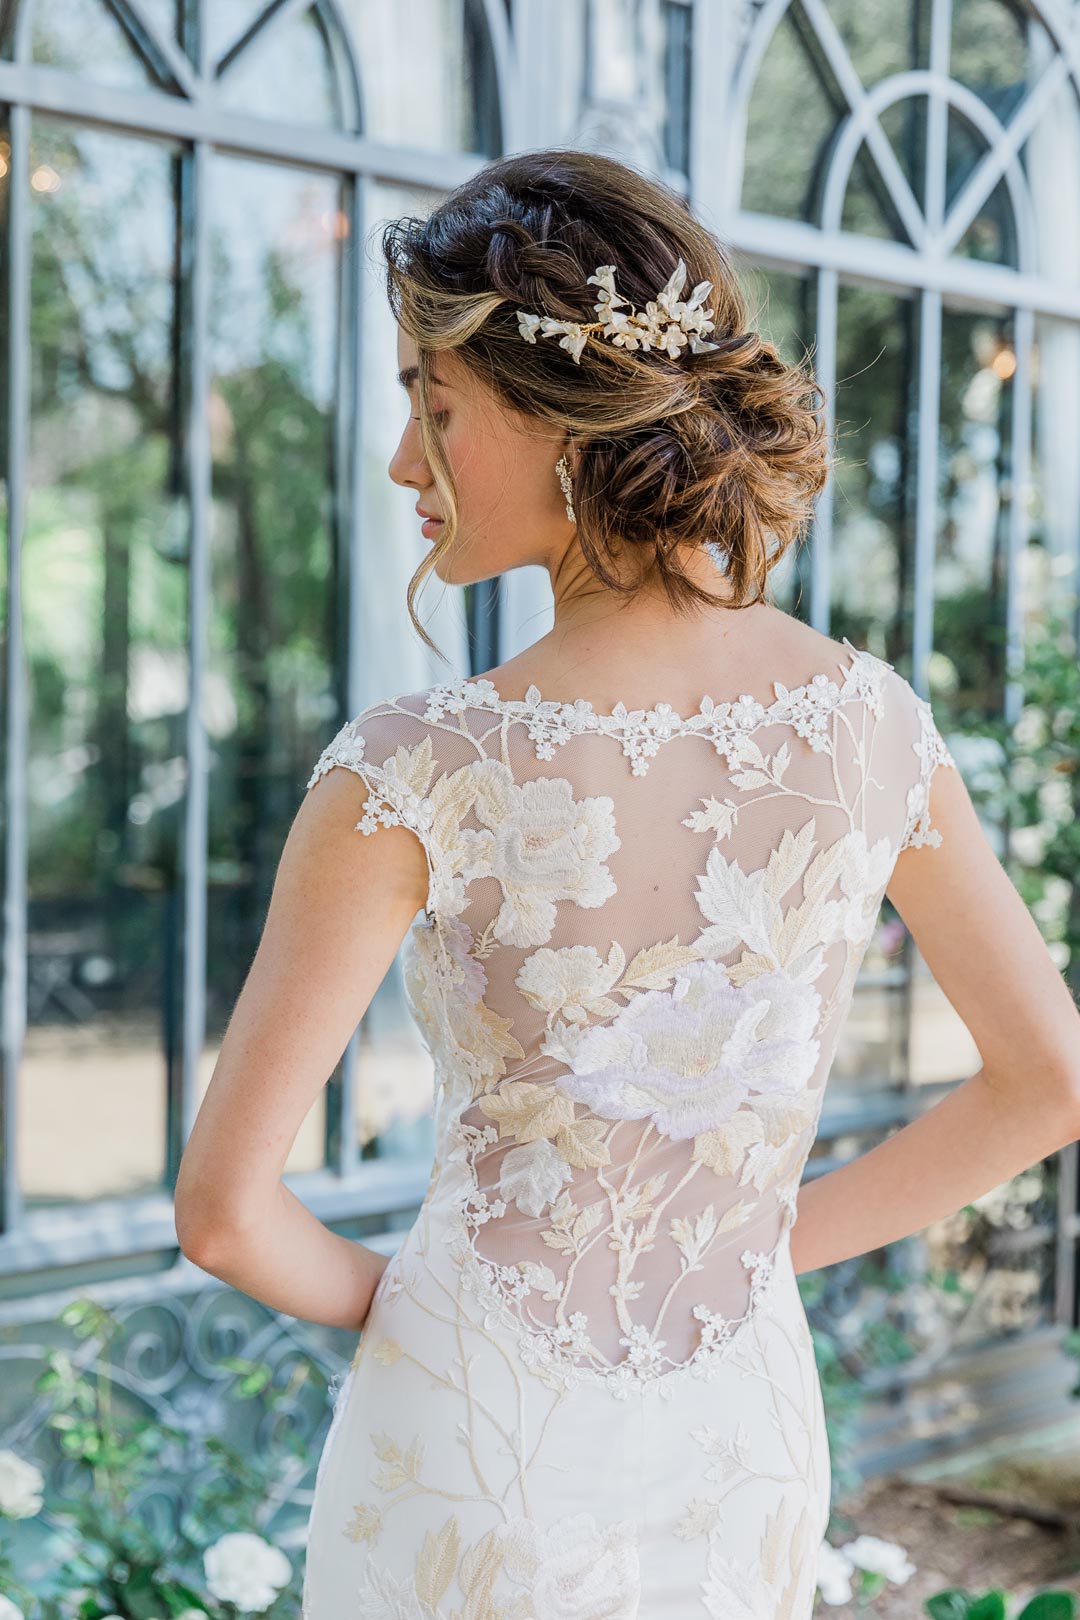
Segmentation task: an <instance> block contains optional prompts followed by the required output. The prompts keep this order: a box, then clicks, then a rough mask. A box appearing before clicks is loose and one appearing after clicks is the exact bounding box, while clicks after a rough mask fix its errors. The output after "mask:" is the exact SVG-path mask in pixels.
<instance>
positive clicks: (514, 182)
mask: <svg viewBox="0 0 1080 1620" xmlns="http://www.w3.org/2000/svg"><path fill="white" fill-rule="evenodd" d="M382 251H383V254H384V256H385V259H386V286H387V294H388V297H389V300H390V305H391V308H392V310H393V312H394V314H395V316H396V318H397V320H398V321H399V323H400V325H401V327H402V329H403V330H404V331H405V332H406V333H407V334H408V335H409V337H410V338H411V339H412V340H413V342H414V343H415V345H416V350H417V357H418V368H419V374H418V382H417V388H418V397H419V404H420V422H421V429H420V431H421V438H422V442H423V445H424V450H425V454H426V456H427V460H428V464H429V466H430V467H431V471H432V476H433V478H434V482H435V487H436V489H437V490H438V492H439V497H440V506H441V511H442V513H443V517H444V522H443V527H442V530H441V533H440V535H439V539H438V540H437V542H436V544H435V545H434V546H433V547H432V549H431V550H430V551H429V552H428V553H427V555H426V556H425V558H424V560H423V562H422V563H421V564H420V567H419V568H418V569H417V571H416V573H415V574H414V575H413V578H412V579H411V580H410V582H409V591H408V605H409V614H410V617H411V618H412V621H413V623H414V625H416V628H417V630H418V631H419V633H420V635H421V636H422V637H423V639H424V640H425V641H426V642H427V643H428V645H429V646H431V647H433V648H434V643H433V642H432V641H431V638H430V637H429V636H428V635H427V634H426V633H425V631H424V630H423V627H422V626H421V625H420V623H419V621H418V619H417V617H416V614H415V612H414V610H413V602H414V598H415V596H416V592H417V590H418V589H419V587H420V585H421V583H422V582H423V580H424V579H425V578H426V577H427V575H428V573H429V572H431V570H432V569H433V568H434V567H435V564H436V562H437V561H438V559H439V557H441V556H443V555H444V554H445V553H446V551H447V550H449V549H450V548H451V547H452V546H453V543H454V537H455V533H456V528H457V520H456V503H455V500H454V491H453V482H452V477H451V472H450V468H449V464H448V463H447V460H446V457H445V455H444V454H443V451H442V446H441V444H440V438H439V431H438V425H437V423H436V422H435V421H434V413H433V410H432V408H431V405H430V395H429V389H430V383H429V380H428V369H429V366H430V365H431V364H432V363H433V357H434V356H435V355H436V354H437V353H439V352H440V351H446V350H453V351H454V353H455V356H456V357H457V359H458V360H459V361H461V362H462V363H463V364H464V365H465V366H466V367H468V368H469V369H470V370H471V371H472V372H474V373H475V374H476V376H477V377H478V378H479V379H480V380H482V381H483V382H484V383H485V384H486V385H487V386H488V388H489V389H490V390H491V391H492V393H493V394H494V395H495V396H496V397H497V398H499V399H501V400H502V401H503V402H504V403H505V404H506V405H508V406H509V407H511V409H513V410H515V411H517V412H520V413H522V414H524V415H526V416H532V417H536V418H539V419H541V420H543V421H545V422H549V423H554V424H557V425H559V426H561V427H563V428H565V429H566V431H567V433H568V434H569V435H570V436H571V438H572V439H573V441H574V443H575V445H576V447H577V450H578V457H579V459H578V464H577V468H576V471H575V478H574V495H573V500H574V509H575V513H576V516H577V535H578V542H579V544H580V546H581V550H582V554H583V555H584V557H585V559H586V560H587V562H588V563H589V566H590V567H591V568H592V569H593V571H594V573H595V574H596V576H597V578H598V579H600V580H601V581H602V582H603V583H604V584H605V585H608V586H609V587H610V588H611V589H612V590H614V591H617V592H622V593H624V594H627V595H634V594H636V592H637V591H638V590H639V589H640V588H641V587H642V586H643V585H644V584H645V582H646V580H647V578H648V577H649V576H650V575H651V573H652V571H653V570H654V569H655V570H657V571H658V572H659V575H660V579H661V581H662V583H663V586H664V589H665V591H666V593H667V596H668V599H669V601H670V602H671V604H672V605H673V607H674V608H675V609H676V611H680V610H682V609H684V608H685V609H689V608H690V606H691V605H692V604H693V603H694V602H701V603H705V604H709V605H711V604H713V603H715V602H718V601H720V600H721V598H718V597H715V596H713V595H712V593H711V592H708V591H705V590H703V589H701V587H700V586H699V585H698V584H697V583H696V582H695V581H694V580H693V579H691V578H690V577H689V575H687V574H686V572H685V571H684V569H683V567H682V565H681V563H680V561H679V558H678V555H677V553H676V551H675V549H674V548H675V547H677V546H685V545H688V544H698V545H700V544H703V543H704V542H705V541H706V540H712V541H714V542H716V545H717V548H718V550H719V551H720V553H721V554H722V556H723V558H724V561H725V564H726V575H727V578H728V580H729V583H730V585H731V588H732V592H733V597H732V600H731V602H730V603H729V605H731V606H736V607H747V606H750V605H752V603H753V602H755V601H760V600H762V599H763V598H764V596H765V584H766V580H767V576H768V574H769V572H770V570H771V569H772V568H774V567H775V566H776V564H777V562H778V561H779V560H780V558H781V557H782V555H783V554H784V552H785V551H786V550H787V548H788V546H789V545H791V544H792V543H793V542H794V541H796V540H798V539H799V538H800V534H801V532H802V530H803V526H804V524H805V523H806V522H807V520H808V519H809V517H810V515H811V511H812V503H813V498H814V496H815V495H816V494H817V492H818V491H819V490H820V489H821V488H822V486H823V485H824V483H825V480H826V477H827V446H826V430H825V424H824V421H823V420H822V418H821V417H820V415H819V412H820V411H821V407H822V404H823V403H824V394H823V392H822V390H821V388H820V387H819V386H818V384H817V383H816V382H815V381H814V380H813V376H812V374H811V372H810V371H809V369H807V368H804V366H803V365H798V366H795V365H790V364H788V363H786V362H785V361H783V360H781V359H780V357H779V355H778V353H777V350H776V348H775V346H774V345H773V344H772V343H771V342H769V341H768V339H766V338H765V337H763V336H762V335H761V334H760V333H758V332H754V331H748V330H747V311H746V300H745V297H744V294H743V292H742V289H741V288H740V286H739V284H738V281H737V279H736V276H735V272H734V270H733V268H732V266H731V263H730V260H729V258H728V254H727V252H726V250H725V249H724V247H723V246H722V245H721V244H720V243H719V242H718V241H717V239H716V238H715V237H714V236H713V235H712V234H711V232H709V231H708V230H706V228H705V227H704V226H703V225H701V224H699V223H698V221H697V220H695V219H694V218H693V216H692V215H691V213H690V212H689V209H688V206H687V204H686V202H685V200H684V199H683V198H682V197H681V196H680V195H679V193H678V192H676V191H674V190H673V189H672V188H671V187H669V186H667V185H665V184H664V183H663V182H662V181H660V180H658V179H656V178H654V177H652V176H650V175H647V174H644V173H642V172H640V171H639V170H637V169H635V168H633V167H632V166H630V165H629V164H627V163H624V162H620V161H618V160H616V159H614V158H611V157H606V156H603V155H600V154H598V153H595V152H587V151H576V150H572V149H566V150H564V149H562V148H549V149H545V150H541V151H532V152H522V153H515V154H514V155H513V156H510V157H506V158H501V159H499V160H497V161H496V162H494V163H490V164H487V165H485V167H484V168H483V169H481V170H480V171H479V172H478V173H477V174H476V175H474V176H473V177H472V178H471V179H469V180H467V181H465V182H464V184H462V185H460V186H458V187H457V188H456V190H454V191H452V192H451V193H450V194H449V196H447V197H446V198H445V199H444V200H443V201H442V202H441V203H439V204H438V206H437V207H436V208H435V209H434V210H433V211H432V212H431V213H430V214H428V215H427V216H426V217H425V218H423V219H415V218H410V217H405V218H401V219H396V220H393V221H391V222H390V223H389V224H388V225H387V226H386V227H385V228H384V230H383V234H382ZM679 258H682V259H683V260H684V262H685V264H686V266H687V280H686V286H685V288H684V290H683V293H682V294H681V296H682V297H689V290H690V288H692V287H693V286H695V285H696V283H697V282H699V281H711V282H712V291H711V293H710V294H709V295H708V297H707V298H706V299H705V307H706V308H707V309H712V310H713V313H714V319H715V327H714V329H713V330H712V331H711V332H709V333H708V334H707V341H709V342H713V343H717V344H718V347H717V348H716V349H715V350H712V351H709V352H707V353H699V354H693V353H691V351H690V350H689V348H688V347H687V348H684V349H683V350H682V352H681V353H680V355H679V356H678V357H677V358H672V357H670V356H669V355H667V354H666V353H665V352H664V351H662V350H658V349H650V350H628V349H626V348H623V347H621V346H617V345H615V344H613V343H612V342H610V340H607V339H605V338H603V337H602V336H600V335H594V336H591V337H590V338H589V341H588V342H587V343H586V345H585V347H584V349H583V350H582V351H581V357H580V363H579V364H575V362H574V360H573V357H572V356H571V354H570V353H569V352H568V351H567V350H566V349H564V348H562V347H561V346H560V344H559V342H558V339H557V338H540V339H539V340H538V341H537V342H536V343H535V344H530V343H526V342H524V341H523V339H522V337H521V334H520V330H519V326H518V321H517V314H516V312H517V310H518V309H525V310H529V311H532V312H533V313H535V314H539V315H544V314H547V315H553V316H555V317H556V318H557V319H560V320H572V321H581V322H588V321H593V320H595V319H596V315H595V311H594V308H593V305H594V303H595V302H596V299H597V297H598V296H599V289H598V288H597V287H596V286H594V285H587V283H586V278H587V277H588V276H590V275H591V274H593V272H594V271H595V270H596V268H597V266H599V265H601V264H614V265H615V285H616V287H617V289H618V291H619V292H620V293H621V294H622V295H623V296H624V297H625V298H627V299H629V301H630V304H632V305H633V306H634V307H635V308H637V309H644V306H645V304H646V303H647V302H648V301H649V300H650V299H653V298H655V296H656V293H657V292H658V291H659V289H660V288H662V287H663V286H664V285H665V283H666V282H667V281H668V279H669V277H670V276H671V273H672V271H673V270H674V269H675V266H676V261H677V260H678V259H679ZM552 476H554V473H553V475H552ZM770 542H771V544H770ZM623 543H625V544H626V546H628V547H630V548H633V547H640V548H641V549H642V554H643V555H642V563H643V567H642V569H641V570H640V577H639V578H638V580H637V581H636V583H635V582H633V581H624V580H622V579H620V578H619V577H618V576H617V575H616V574H614V573H612V571H611V570H610V568H609V567H608V565H607V562H606V561H605V559H611V558H613V557H614V556H615V555H616V554H617V551H618V550H621V547H622V544H623ZM435 650H438V649H435Z"/></svg>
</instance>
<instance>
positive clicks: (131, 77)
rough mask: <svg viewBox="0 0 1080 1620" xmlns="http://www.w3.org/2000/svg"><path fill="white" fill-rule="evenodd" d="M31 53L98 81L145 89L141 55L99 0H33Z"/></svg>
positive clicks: (39, 59) (147, 80)
mask: <svg viewBox="0 0 1080 1620" xmlns="http://www.w3.org/2000/svg"><path fill="white" fill-rule="evenodd" d="M30 56H31V60H32V61H34V62H40V63H44V64H46V65H48V66H49V67H58V68H66V69H68V71H69V72H71V73H80V74H82V76H83V77H84V78H87V79H94V80H97V81H98V82H99V83H102V84H116V85H123V86H125V87H126V88H128V89H145V88H146V87H147V85H148V84H149V83H150V75H149V74H148V72H147V69H146V64H145V63H144V62H143V60H142V57H141V56H140V55H139V53H138V51H137V50H136V49H135V47H134V45H132V43H131V41H130V39H129V38H128V35H127V33H126V32H125V31H124V29H123V28H122V27H121V26H120V24H119V23H118V22H117V20H116V18H115V17H114V16H113V14H112V12H111V11H110V10H109V8H108V6H107V5H104V4H103V3H102V0H35V3H34V6H33V9H32V11H31V28H30Z"/></svg>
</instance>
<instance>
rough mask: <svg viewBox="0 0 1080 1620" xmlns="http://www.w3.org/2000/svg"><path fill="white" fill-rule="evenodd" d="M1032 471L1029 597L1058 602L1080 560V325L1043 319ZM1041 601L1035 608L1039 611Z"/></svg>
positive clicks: (1035, 353)
mask: <svg viewBox="0 0 1080 1620" xmlns="http://www.w3.org/2000/svg"><path fill="white" fill-rule="evenodd" d="M1031 371H1032V389H1033V400H1032V407H1033V409H1032V465H1031V485H1030V495H1029V498H1028V506H1027V512H1028V525H1029V532H1030V544H1029V550H1028V558H1027V564H1026V567H1025V571H1024V578H1025V584H1026V586H1027V589H1028V592H1029V593H1033V594H1034V593H1037V589H1038V581H1039V580H1040V579H1042V580H1045V584H1044V585H1043V586H1042V587H1041V590H1043V591H1045V592H1046V594H1047V595H1053V596H1060V594H1061V593H1062V592H1065V591H1069V590H1074V589H1075V588H1076V583H1075V579H1074V577H1073V571H1074V569H1075V566H1076V564H1075V559H1076V558H1077V557H1080V456H1078V455H1077V453H1076V446H1077V442H1078V440H1080V325H1078V324H1077V322H1075V321H1066V320H1056V319H1054V318H1053V317H1051V316H1045V315H1044V316H1040V317H1039V319H1038V320H1037V322H1036V325H1035V342H1034V346H1033V348H1032V352H1031ZM1038 605H1039V603H1038V595H1037V594H1036V600H1035V601H1034V603H1032V606H1034V607H1035V608H1036V609H1037V607H1038Z"/></svg>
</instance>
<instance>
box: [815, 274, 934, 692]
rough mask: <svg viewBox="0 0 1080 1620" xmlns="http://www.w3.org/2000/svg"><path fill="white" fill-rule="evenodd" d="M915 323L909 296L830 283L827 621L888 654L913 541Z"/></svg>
mask: <svg viewBox="0 0 1080 1620" xmlns="http://www.w3.org/2000/svg"><path fill="white" fill-rule="evenodd" d="M917 330H918V306H917V304H916V302H915V301H914V300H913V299H911V298H901V297H897V296H895V295H894V294H892V293H886V292H876V291H874V289H872V288H869V287H847V286H844V287H841V288H840V293H839V298H838V309H837V338H836V341H837V353H836V382H835V385H834V407H835V420H836V439H835V453H834V459H833V467H832V474H831V476H832V480H833V550H832V568H831V577H832V599H831V605H830V620H829V629H830V634H831V635H833V636H834V637H837V638H839V637H841V636H845V635H846V636H850V638H851V640H852V641H854V642H855V643H856V645H858V646H867V645H869V646H870V647H871V648H872V650H874V651H876V652H879V653H880V654H881V656H883V657H885V658H889V659H890V660H891V658H892V652H891V646H892V636H893V635H894V634H895V629H896V627H897V625H898V624H899V622H900V620H901V617H902V609H903V607H904V598H903V590H904V583H905V577H907V579H908V581H910V554H911V549H912V546H913V544H914V540H913V534H914V512H913V506H912V502H913V499H914V489H915V483H914V465H913V464H914V458H915V453H916V448H917V446H916V442H915V439H914V435H915V433H916V431H917V426H918V423H917V416H916V412H915V408H914V406H915V399H916V394H915V376H914V370H915V355H916V339H917Z"/></svg>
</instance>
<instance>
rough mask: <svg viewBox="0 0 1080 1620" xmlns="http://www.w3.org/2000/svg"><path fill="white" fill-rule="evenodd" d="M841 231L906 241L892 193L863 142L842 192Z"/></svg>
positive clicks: (906, 236) (905, 233) (905, 232)
mask: <svg viewBox="0 0 1080 1620" xmlns="http://www.w3.org/2000/svg"><path fill="white" fill-rule="evenodd" d="M840 229H841V230H844V231H854V232H856V233H857V234H858V235H860V236H880V237H883V238H885V240H886V241H895V242H907V241H908V240H909V238H908V233H907V231H906V230H905V229H904V226H903V225H902V224H901V221H900V215H899V214H898V213H897V211H896V205H895V203H894V202H893V199H892V193H891V192H890V191H889V188H888V187H887V186H886V184H885V181H884V180H883V179H882V177H881V170H880V169H879V168H878V166H877V164H876V163H875V162H874V159H873V157H872V156H871V155H870V152H869V150H868V149H867V146H866V143H865V142H864V143H863V145H862V146H860V148H859V151H858V154H857V155H856V158H855V162H854V163H853V164H852V168H851V178H850V179H849V181H848V187H847V191H846V192H845V193H844V206H843V208H842V210H841V213H840Z"/></svg>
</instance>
